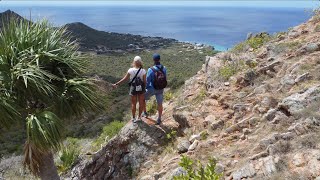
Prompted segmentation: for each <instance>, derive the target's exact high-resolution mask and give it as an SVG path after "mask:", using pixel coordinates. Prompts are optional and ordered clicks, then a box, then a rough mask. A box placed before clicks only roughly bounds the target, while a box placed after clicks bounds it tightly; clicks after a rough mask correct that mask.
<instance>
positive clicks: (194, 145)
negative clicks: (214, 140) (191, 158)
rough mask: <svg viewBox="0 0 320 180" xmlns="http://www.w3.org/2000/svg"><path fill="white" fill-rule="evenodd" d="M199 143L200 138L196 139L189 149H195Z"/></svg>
mask: <svg viewBox="0 0 320 180" xmlns="http://www.w3.org/2000/svg"><path fill="white" fill-rule="evenodd" d="M198 144H199V141H198V140H195V141H194V142H193V143H192V144H191V145H190V146H189V148H188V151H194V150H195V149H196V148H197V146H198Z"/></svg>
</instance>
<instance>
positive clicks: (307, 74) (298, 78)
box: [294, 72, 310, 83]
mask: <svg viewBox="0 0 320 180" xmlns="http://www.w3.org/2000/svg"><path fill="white" fill-rule="evenodd" d="M309 78H310V73H308V72H306V73H304V74H302V75H300V76H298V77H297V78H296V79H295V80H294V82H295V83H300V82H303V81H306V80H308V79H309Z"/></svg>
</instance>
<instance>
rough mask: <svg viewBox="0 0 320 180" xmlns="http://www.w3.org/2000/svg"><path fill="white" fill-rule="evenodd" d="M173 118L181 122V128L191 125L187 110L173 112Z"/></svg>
mask: <svg viewBox="0 0 320 180" xmlns="http://www.w3.org/2000/svg"><path fill="white" fill-rule="evenodd" d="M173 119H174V120H175V121H176V122H177V123H178V124H179V127H180V128H187V127H190V125H189V122H188V119H187V115H186V112H182V113H181V112H176V113H174V114H173Z"/></svg>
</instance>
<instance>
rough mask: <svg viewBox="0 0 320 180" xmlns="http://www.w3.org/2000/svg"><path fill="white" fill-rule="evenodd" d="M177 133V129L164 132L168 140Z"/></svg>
mask: <svg viewBox="0 0 320 180" xmlns="http://www.w3.org/2000/svg"><path fill="white" fill-rule="evenodd" d="M176 135H177V131H175V130H171V131H170V132H169V133H167V134H166V136H167V139H168V140H173V139H174V138H175V137H176Z"/></svg>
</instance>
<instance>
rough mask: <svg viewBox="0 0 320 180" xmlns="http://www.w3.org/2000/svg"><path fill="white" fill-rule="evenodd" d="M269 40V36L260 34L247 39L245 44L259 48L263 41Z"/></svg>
mask: <svg viewBox="0 0 320 180" xmlns="http://www.w3.org/2000/svg"><path fill="white" fill-rule="evenodd" d="M269 40H270V36H268V35H262V36H259V37H253V38H250V39H248V40H247V44H248V45H249V46H250V47H251V48H253V49H254V50H256V49H258V48H260V47H261V46H262V45H264V43H266V42H268V41H269Z"/></svg>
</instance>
